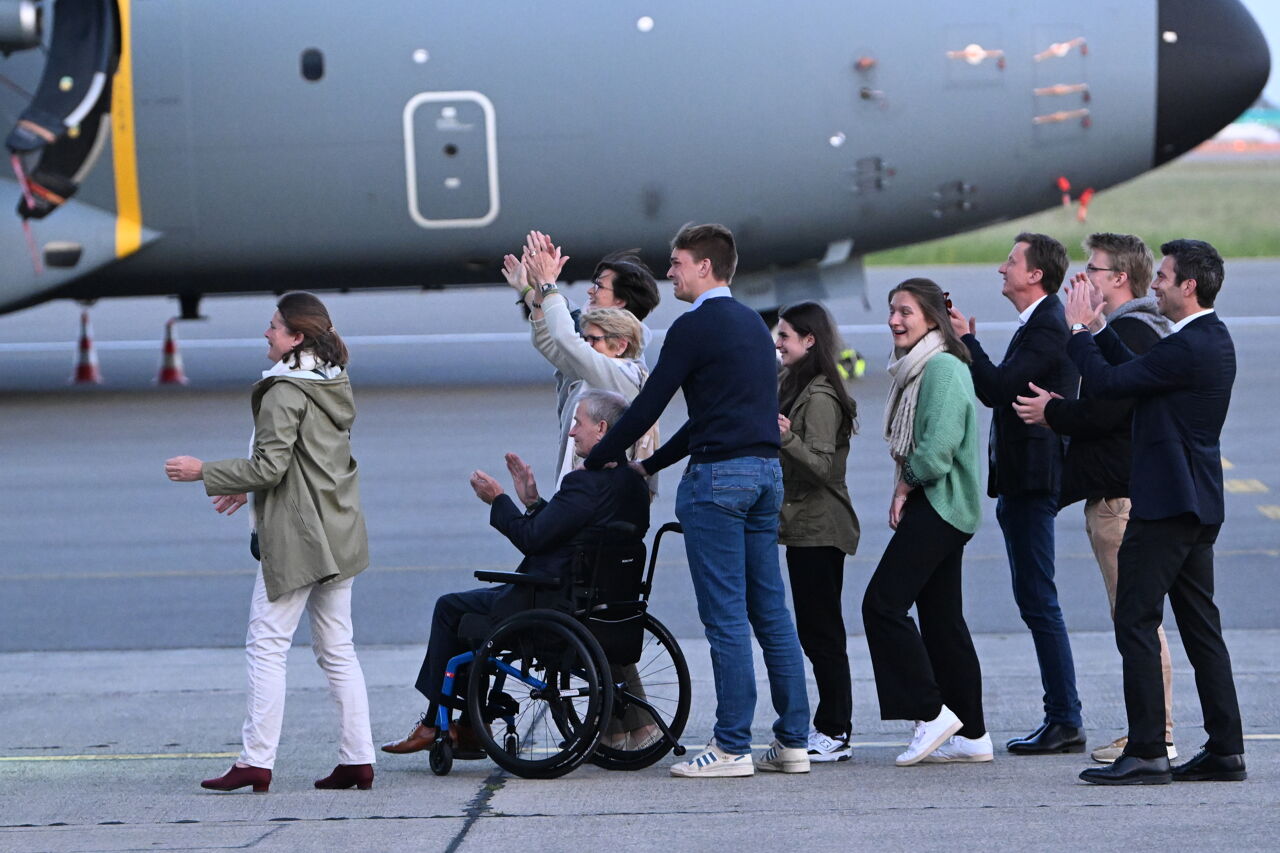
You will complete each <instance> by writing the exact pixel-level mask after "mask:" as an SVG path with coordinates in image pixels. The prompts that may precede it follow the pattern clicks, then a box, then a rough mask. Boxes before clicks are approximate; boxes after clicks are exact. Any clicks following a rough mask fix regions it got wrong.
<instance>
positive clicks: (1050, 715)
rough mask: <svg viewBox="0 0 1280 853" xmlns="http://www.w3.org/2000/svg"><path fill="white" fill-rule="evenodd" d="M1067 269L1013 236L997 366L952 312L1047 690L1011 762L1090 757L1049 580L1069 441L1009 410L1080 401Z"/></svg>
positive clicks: (1050, 253) (1045, 250)
mask: <svg viewBox="0 0 1280 853" xmlns="http://www.w3.org/2000/svg"><path fill="white" fill-rule="evenodd" d="M1067 264H1068V259H1067V250H1066V249H1065V248H1063V246H1062V244H1061V243H1059V242H1058V241H1057V240H1054V239H1053V238H1052V237H1048V236H1046V235H1044V234H1031V233H1023V234H1019V235H1018V236H1017V238H1016V239H1015V241H1014V244H1013V250H1012V251H1011V252H1009V257H1008V259H1007V260H1005V262H1004V263H1003V264H1001V266H1000V275H1001V276H1002V277H1003V279H1004V288H1003V289H1002V291H1001V292H1002V293H1003V295H1004V296H1005V298H1007V299H1008V300H1009V301H1010V302H1012V303H1013V306H1014V308H1016V309H1017V310H1018V320H1019V324H1020V325H1019V327H1018V330H1017V331H1016V332H1014V335H1013V339H1012V340H1011V341H1010V342H1009V348H1008V350H1006V352H1005V354H1004V359H1003V360H1002V361H1001V362H1000V364H998V365H997V364H993V363H992V362H991V359H990V357H988V356H987V353H986V352H985V351H984V350H983V348H982V345H981V344H979V343H978V338H977V337H976V332H977V328H976V326H977V324H976V322H975V320H974V318H972V317H970V318H969V319H968V320H967V321H966V320H965V317H964V315H963V314H961V313H960V312H959V311H957V310H956V309H954V308H953V309H951V312H950V313H951V324H952V327H953V328H954V329H955V331H956V334H957V335H960V337H961V340H963V341H964V343H965V345H966V346H967V347H968V348H969V353H970V354H971V355H972V356H973V363H972V365H971V366H970V369H971V371H972V373H973V387H974V390H975V391H976V392H977V394H978V399H980V400H981V401H982V402H983V403H985V404H986V405H987V406H990V407H991V410H992V411H991V435H990V439H989V442H988V453H987V455H988V459H989V467H988V476H987V493H988V494H989V495H991V497H994V498H995V499H996V519H997V520H998V521H999V522H1000V530H1001V532H1002V533H1003V534H1004V543H1005V550H1006V551H1007V552H1008V555H1009V571H1010V574H1011V575H1012V579H1013V598H1014V601H1015V602H1017V605H1018V612H1019V614H1020V615H1021V616H1022V621H1023V622H1025V623H1026V625H1027V627H1028V628H1030V629H1031V638H1032V641H1033V642H1034V644H1035V649H1036V660H1037V662H1038V663H1039V665H1040V683H1041V685H1042V686H1043V688H1044V722H1043V723H1042V724H1041V726H1040V727H1039V728H1038V729H1036V730H1035V731H1034V732H1032V733H1031V734H1029V735H1027V736H1026V737H1022V738H1014V739H1012V740H1010V741H1009V742H1008V743H1007V744H1006V747H1007V748H1008V750H1009V752H1011V753H1013V754H1015V755H1038V754H1044V753H1051V752H1081V751H1083V750H1084V731H1083V729H1082V728H1081V727H1082V725H1083V719H1082V716H1081V707H1080V698H1079V696H1078V695H1077V693H1076V670H1075V662H1074V661H1073V659H1072V657H1071V642H1070V640H1069V639H1068V638H1067V626H1066V623H1065V622H1064V621H1063V619H1062V608H1061V607H1059V606H1058V588H1057V586H1056V585H1055V584H1054V580H1053V575H1054V562H1053V558H1054V554H1053V546H1054V542H1053V520H1054V518H1055V517H1056V516H1057V514H1058V491H1059V489H1060V488H1061V480H1062V457H1063V442H1062V439H1061V438H1060V437H1059V436H1058V435H1057V434H1056V433H1054V431H1053V430H1051V429H1049V428H1048V427H1045V426H1042V425H1036V424H1026V423H1023V422H1022V419H1021V418H1019V417H1018V415H1017V413H1016V412H1015V411H1014V410H1013V403H1014V400H1015V399H1016V398H1017V397H1018V395H1020V394H1026V393H1028V390H1029V388H1030V385H1031V384H1032V383H1034V384H1035V385H1037V386H1038V387H1040V388H1043V389H1045V390H1046V391H1049V392H1051V393H1053V394H1057V395H1060V396H1062V397H1064V398H1067V399H1071V398H1074V397H1075V395H1076V386H1077V384H1078V382H1079V376H1078V374H1077V373H1076V371H1075V368H1074V367H1072V365H1071V362H1070V361H1068V360H1067V358H1066V355H1065V353H1064V349H1065V347H1066V344H1067V337H1068V335H1067V324H1066V320H1065V319H1064V318H1063V313H1062V303H1061V302H1060V301H1059V300H1058V297H1057V295H1056V294H1057V292H1058V288H1059V287H1061V286H1062V279H1063V277H1064V276H1065V275H1066V272H1067Z"/></svg>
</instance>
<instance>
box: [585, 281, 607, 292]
mask: <svg viewBox="0 0 1280 853" xmlns="http://www.w3.org/2000/svg"><path fill="white" fill-rule="evenodd" d="M597 290H608V291H610V292H612V291H613V288H612V287H605V286H604V285H603V284H601V283H600V282H598V281H593V282H591V286H590V287H588V288H587V293H595V292H596V291H597Z"/></svg>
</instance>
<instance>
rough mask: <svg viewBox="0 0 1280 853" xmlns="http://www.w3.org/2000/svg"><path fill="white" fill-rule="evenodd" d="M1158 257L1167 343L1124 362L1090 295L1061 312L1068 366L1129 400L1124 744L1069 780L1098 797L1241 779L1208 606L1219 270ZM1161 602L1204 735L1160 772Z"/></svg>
mask: <svg viewBox="0 0 1280 853" xmlns="http://www.w3.org/2000/svg"><path fill="white" fill-rule="evenodd" d="M1160 251H1161V253H1162V254H1163V255H1164V258H1163V260H1162V261H1161V264H1160V268H1159V270H1158V271H1157V273H1156V279H1155V282H1154V283H1153V284H1152V290H1153V291H1154V292H1155V294H1156V299H1157V301H1158V302H1159V305H1160V311H1161V313H1162V314H1164V315H1165V316H1166V317H1168V318H1169V319H1170V320H1171V321H1173V329H1172V331H1171V332H1170V334H1169V336H1168V337H1166V338H1164V339H1163V340H1161V341H1160V342H1158V343H1157V344H1155V346H1153V347H1152V348H1151V349H1150V350H1148V351H1147V352H1146V353H1145V354H1143V355H1141V356H1135V355H1134V354H1133V353H1132V352H1131V351H1130V350H1129V349H1128V348H1127V347H1126V346H1125V345H1124V344H1123V342H1121V340H1120V338H1119V336H1118V335H1116V333H1115V332H1114V331H1113V330H1112V329H1110V328H1109V327H1106V326H1105V321H1104V320H1103V319H1102V317H1101V311H1100V307H1099V306H1098V305H1097V304H1096V303H1095V299H1096V297H1095V295H1094V294H1093V293H1092V292H1091V289H1090V288H1088V287H1085V286H1080V287H1076V288H1074V289H1073V290H1072V292H1071V294H1070V298H1069V300H1068V303H1067V312H1066V315H1067V320H1068V322H1070V323H1071V324H1072V325H1071V332H1072V337H1071V342H1070V344H1069V345H1068V348H1067V349H1068V353H1069V354H1070V356H1071V358H1072V360H1073V361H1074V362H1075V363H1076V365H1077V366H1078V367H1079V368H1080V372H1081V374H1082V375H1083V376H1084V379H1085V381H1086V382H1088V383H1089V386H1090V388H1092V389H1093V392H1094V393H1095V394H1096V395H1097V396H1099V397H1104V398H1106V397H1112V398H1114V397H1133V398H1135V399H1136V405H1135V408H1134V414H1133V472H1132V477H1131V479H1130V497H1131V500H1132V508H1131V509H1130V518H1129V527H1128V528H1127V529H1126V530H1125V534H1124V541H1123V543H1122V544H1121V546H1120V569H1119V579H1118V587H1117V590H1116V618H1115V631H1116V647H1117V648H1118V649H1119V650H1120V656H1121V658H1122V659H1123V661H1124V699H1125V708H1126V710H1127V712H1128V717H1129V741H1128V744H1127V746H1126V747H1125V750H1124V754H1123V755H1122V756H1121V757H1120V758H1119V759H1117V760H1116V762H1115V763H1114V764H1112V765H1111V766H1110V767H1106V768H1090V769H1088V770H1085V771H1084V772H1083V773H1081V774H1080V778H1081V779H1084V780H1085V781H1087V782H1093V783H1095V784H1101V785H1140V784H1148V785H1150V784H1167V783H1169V782H1170V781H1179V782H1182V781H1188V782H1196V781H1239V780H1241V779H1244V778H1245V766H1244V739H1243V734H1242V728H1241V723H1240V706H1239V703H1238V702H1237V701H1236V689H1235V682H1234V680H1233V679H1232V675H1231V657H1230V655H1229V654H1228V653H1227V646H1226V643H1224V642H1223V639H1222V623H1221V618H1220V617H1219V615H1218V608H1217V606H1216V605H1215V604H1214V603H1213V544H1214V542H1215V541H1216V540H1217V538H1218V531H1219V529H1220V528H1221V527H1222V521H1223V517H1224V514H1225V513H1224V506H1223V499H1222V453H1221V448H1220V446H1219V438H1220V437H1221V435H1222V424H1223V422H1224V421H1225V420H1226V417H1227V406H1228V404H1229V403H1230V402H1231V386H1232V384H1233V383H1234V382H1235V376H1236V355H1235V347H1234V345H1233V344H1232V342H1231V335H1230V334H1229V333H1228V332H1227V327H1226V324H1224V323H1223V322H1222V320H1221V319H1219V317H1218V315H1217V314H1216V313H1215V312H1214V310H1213V304H1214V299H1215V298H1216V297H1217V294H1218V291H1219V289H1221V287H1222V279H1223V269H1222V258H1221V256H1220V255H1219V254H1218V252H1217V250H1216V249H1214V248H1213V246H1210V245H1209V244H1208V243H1205V242H1202V241H1200V240H1174V241H1172V242H1169V243H1165V244H1164V245H1163V246H1161V247H1160ZM1088 332H1092V333H1093V334H1087V333H1088ZM1166 595H1168V596H1169V602H1170V604H1171V605H1172V607H1173V615H1174V617H1175V618H1176V619H1177V621H1178V629H1179V631H1180V632H1181V634H1182V643H1183V646H1184V647H1185V648H1186V650H1187V657H1188V659H1189V660H1190V661H1191V666H1192V667H1193V668H1194V669H1195V673H1196V689H1197V691H1198V692H1199V694H1200V706H1201V709H1202V710H1203V712H1204V728H1205V731H1206V732H1207V733H1208V735H1209V740H1208V742H1207V743H1206V744H1205V747H1204V749H1202V750H1201V751H1200V752H1199V754H1197V755H1196V757H1195V758H1193V759H1191V760H1190V761H1188V762H1186V763H1185V764H1181V765H1179V766H1177V767H1173V768H1171V767H1170V765H1169V759H1168V756H1167V754H1166V752H1165V744H1164V696H1163V691H1164V688H1163V682H1162V678H1161V674H1160V646H1159V641H1158V639H1157V637H1156V629H1157V628H1158V627H1160V624H1161V622H1162V621H1163V618H1164V598H1165V596H1166Z"/></svg>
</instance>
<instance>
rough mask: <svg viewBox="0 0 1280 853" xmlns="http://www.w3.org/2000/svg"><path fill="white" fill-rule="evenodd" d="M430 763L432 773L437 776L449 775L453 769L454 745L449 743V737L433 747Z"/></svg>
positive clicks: (437, 742)
mask: <svg viewBox="0 0 1280 853" xmlns="http://www.w3.org/2000/svg"><path fill="white" fill-rule="evenodd" d="M428 761H429V763H430V764H431V772H432V773H434V774H436V775H437V776H448V775H449V771H450V770H452V769H453V744H451V743H449V738H448V737H443V738H441V739H440V740H438V741H436V742H435V745H434V746H432V747H431V754H430V757H429V759H428Z"/></svg>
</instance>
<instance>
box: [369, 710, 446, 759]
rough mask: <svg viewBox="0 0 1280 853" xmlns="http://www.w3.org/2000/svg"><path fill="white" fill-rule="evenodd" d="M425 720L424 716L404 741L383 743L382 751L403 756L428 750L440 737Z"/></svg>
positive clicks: (437, 730)
mask: <svg viewBox="0 0 1280 853" xmlns="http://www.w3.org/2000/svg"><path fill="white" fill-rule="evenodd" d="M426 719H427V718H426V715H425V714H424V715H423V717H422V719H421V720H419V721H418V724H417V725H416V726H414V727H413V731H411V732H409V736H408V737H406V738H405V739H404V740H393V741H391V742H390V743H384V744H383V745H382V751H383V752H391V753H394V754H396V755H405V754H407V753H410V752H422V750H424V749H430V748H431V746H432V745H433V744H434V743H435V742H436V738H438V737H439V736H440V730H439V729H437V728H436V727H435V726H428V725H427V724H426Z"/></svg>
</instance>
